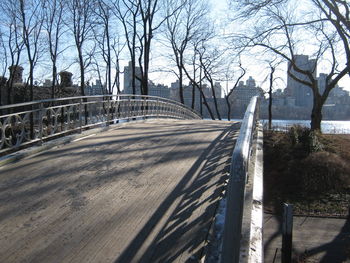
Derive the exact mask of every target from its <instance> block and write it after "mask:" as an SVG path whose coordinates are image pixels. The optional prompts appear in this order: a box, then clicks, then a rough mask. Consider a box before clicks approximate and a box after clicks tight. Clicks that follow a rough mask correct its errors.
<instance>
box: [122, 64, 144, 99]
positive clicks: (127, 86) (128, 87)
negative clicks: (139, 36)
mask: <svg viewBox="0 0 350 263" xmlns="http://www.w3.org/2000/svg"><path fill="white" fill-rule="evenodd" d="M135 71H136V76H137V77H139V78H140V77H141V69H140V68H139V67H136V68H135ZM135 88H136V92H135V94H138V95H140V94H141V82H140V81H139V80H138V79H137V78H136V79H135ZM123 93H124V94H133V89H132V66H131V61H129V65H128V66H125V67H124V92H123Z"/></svg>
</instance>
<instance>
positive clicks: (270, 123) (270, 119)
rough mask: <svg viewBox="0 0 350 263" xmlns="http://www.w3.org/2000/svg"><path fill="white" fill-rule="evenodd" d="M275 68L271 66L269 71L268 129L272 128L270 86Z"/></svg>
mask: <svg viewBox="0 0 350 263" xmlns="http://www.w3.org/2000/svg"><path fill="white" fill-rule="evenodd" d="M274 72H275V68H274V67H272V66H271V73H270V88H269V130H271V128H272V86H273V73H274Z"/></svg>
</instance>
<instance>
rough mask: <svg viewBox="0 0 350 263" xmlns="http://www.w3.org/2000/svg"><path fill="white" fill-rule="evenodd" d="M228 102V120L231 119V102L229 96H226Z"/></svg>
mask: <svg viewBox="0 0 350 263" xmlns="http://www.w3.org/2000/svg"><path fill="white" fill-rule="evenodd" d="M225 100H226V104H227V120H228V121H230V120H231V103H230V101H229V97H228V96H225Z"/></svg>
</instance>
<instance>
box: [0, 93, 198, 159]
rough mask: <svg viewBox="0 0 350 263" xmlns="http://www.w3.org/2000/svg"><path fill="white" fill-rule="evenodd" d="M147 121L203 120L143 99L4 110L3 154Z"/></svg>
mask: <svg viewBox="0 0 350 263" xmlns="http://www.w3.org/2000/svg"><path fill="white" fill-rule="evenodd" d="M146 117H147V118H153V117H156V118H175V119H201V117H200V115H198V114H197V113H196V112H195V111H193V110H192V109H190V108H188V107H186V106H185V105H183V104H181V103H178V102H176V101H172V100H168V99H164V98H160V97H154V96H142V95H116V96H85V97H71V98H62V99H52V100H42V101H33V102H27V103H20V104H12V105H7V106H0V153H1V152H2V153H4V152H6V151H10V150H13V149H16V148H19V147H21V146H24V145H26V144H28V143H34V142H37V141H42V140H44V139H48V138H50V137H54V136H58V135H62V134H65V133H68V132H73V131H81V130H82V129H86V128H89V127H93V126H97V125H109V124H112V123H115V122H116V121H118V120H125V119H126V120H130V119H137V118H146Z"/></svg>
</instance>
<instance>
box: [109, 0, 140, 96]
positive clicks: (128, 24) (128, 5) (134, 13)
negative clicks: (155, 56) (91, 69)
mask: <svg viewBox="0 0 350 263" xmlns="http://www.w3.org/2000/svg"><path fill="white" fill-rule="evenodd" d="M113 10H114V12H115V14H116V16H117V17H118V19H119V20H120V22H121V23H122V26H123V30H124V34H125V38H126V45H127V47H128V50H129V54H130V60H131V74H132V75H131V87H132V93H133V94H136V49H137V46H136V40H137V25H138V22H139V15H140V6H139V4H138V0H116V2H115V3H114V9H113ZM118 67H119V66H118ZM124 88H125V87H124Z"/></svg>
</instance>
